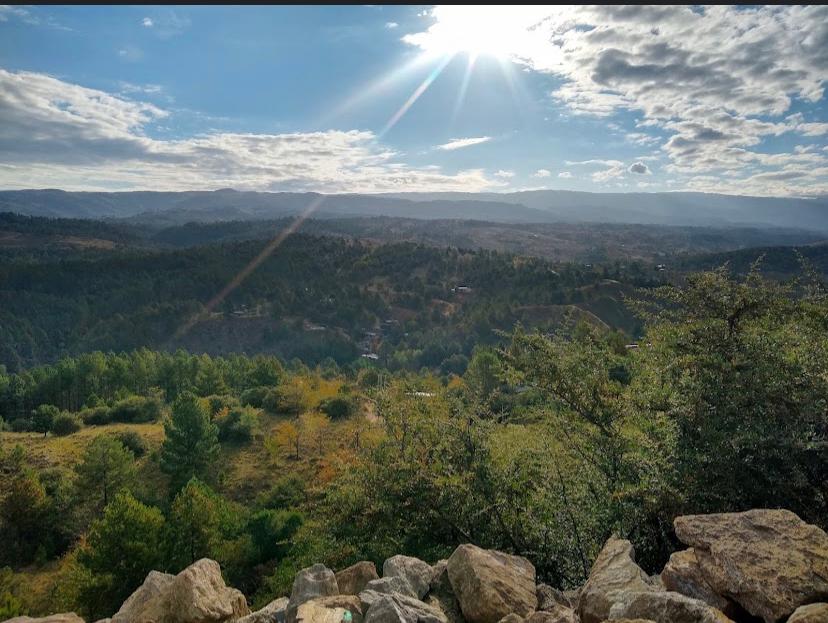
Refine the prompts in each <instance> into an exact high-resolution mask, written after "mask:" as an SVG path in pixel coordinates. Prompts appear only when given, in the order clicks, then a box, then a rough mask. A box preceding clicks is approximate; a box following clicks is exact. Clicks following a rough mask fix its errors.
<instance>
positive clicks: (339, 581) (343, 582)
mask: <svg viewBox="0 0 828 623" xmlns="http://www.w3.org/2000/svg"><path fill="white" fill-rule="evenodd" d="M378 579H379V575H377V567H376V565H375V564H374V563H372V562H369V561H367V560H363V561H362V562H358V563H356V564H355V565H351V566H350V567H348V568H346V569H343V570H342V571H340V572H338V573H337V574H336V585H337V587H338V588H339V593H340V594H341V595H359V593H360V592H361V591H363V590H365V585H366V584H368V582H370V581H371V580H378Z"/></svg>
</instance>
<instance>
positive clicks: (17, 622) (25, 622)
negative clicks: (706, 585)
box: [4, 612, 84, 623]
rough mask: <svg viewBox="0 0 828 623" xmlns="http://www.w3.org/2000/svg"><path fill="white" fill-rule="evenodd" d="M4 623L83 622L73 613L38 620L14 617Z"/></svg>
mask: <svg viewBox="0 0 828 623" xmlns="http://www.w3.org/2000/svg"><path fill="white" fill-rule="evenodd" d="M4 623H84V620H83V619H82V618H80V617H79V616H78V615H77V614H75V613H74V612H61V613H59V614H50V615H49V616H47V617H43V618H40V619H33V618H32V617H14V618H13V619H7V620H6V621H5V622H4Z"/></svg>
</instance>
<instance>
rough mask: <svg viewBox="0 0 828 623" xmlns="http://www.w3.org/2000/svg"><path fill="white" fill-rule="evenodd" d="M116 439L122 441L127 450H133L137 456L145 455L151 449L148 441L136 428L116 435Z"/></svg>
mask: <svg viewBox="0 0 828 623" xmlns="http://www.w3.org/2000/svg"><path fill="white" fill-rule="evenodd" d="M115 439H117V440H118V441H120V442H121V443H122V444H123V445H124V447H125V448H126V449H127V450H131V451H132V454H134V455H135V456H136V457H139V456H144V455H145V454H146V453H147V450H149V446H147V442H146V441H144V438H143V437H141V435H139V434H138V433H136V432H135V431H134V430H128V431H124V432H123V433H118V434H117V435H115Z"/></svg>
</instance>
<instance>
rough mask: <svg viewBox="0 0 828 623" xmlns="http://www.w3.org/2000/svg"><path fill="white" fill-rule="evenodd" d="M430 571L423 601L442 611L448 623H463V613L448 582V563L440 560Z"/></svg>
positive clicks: (449, 581)
mask: <svg viewBox="0 0 828 623" xmlns="http://www.w3.org/2000/svg"><path fill="white" fill-rule="evenodd" d="M431 570H432V574H431V583H430V584H429V589H428V595H427V596H426V597H425V598H424V599H423V601H424V602H425V603H427V604H428V605H429V606H432V607H433V608H437V609H438V610H440V611H442V613H443V614H445V615H446V618H447V619H448V621H449V623H465V620H464V619H463V613H462V611H461V610H460V603H459V602H458V601H457V596H456V595H455V594H454V589H453V588H452V587H451V580H449V576H448V561H447V560H440V561H438V562H436V563H435V564H434V565H433V566H432V567H431Z"/></svg>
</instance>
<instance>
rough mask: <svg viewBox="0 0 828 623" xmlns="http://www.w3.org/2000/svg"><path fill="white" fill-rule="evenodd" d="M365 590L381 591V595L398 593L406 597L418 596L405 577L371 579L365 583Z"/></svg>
mask: <svg viewBox="0 0 828 623" xmlns="http://www.w3.org/2000/svg"><path fill="white" fill-rule="evenodd" d="M365 590H367V591H374V592H376V593H382V594H383V595H393V594H399V595H405V596H406V597H419V596H418V595H417V593H416V592H414V588H413V587H412V586H411V584H409V583H408V582H407V581H406V579H405V578H401V577H396V576H394V577H387V578H379V579H378V580H371V581H370V582H368V584H366V585H365Z"/></svg>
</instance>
